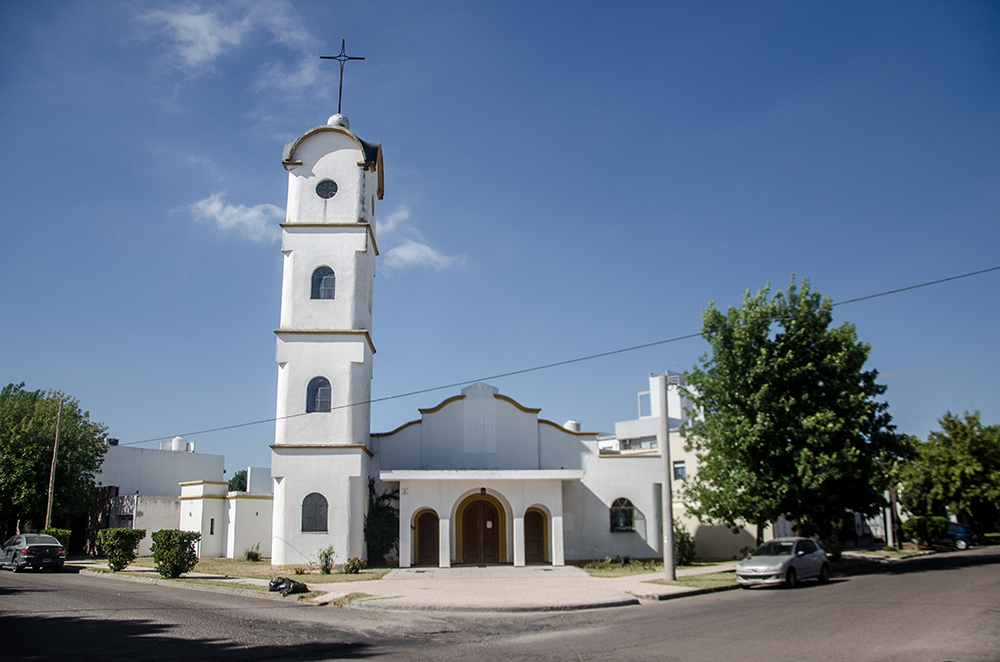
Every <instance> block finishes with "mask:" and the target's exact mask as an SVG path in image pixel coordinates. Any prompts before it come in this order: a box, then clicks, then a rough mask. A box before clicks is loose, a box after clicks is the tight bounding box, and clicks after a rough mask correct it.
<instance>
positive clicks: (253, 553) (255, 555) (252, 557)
mask: <svg viewBox="0 0 1000 662" xmlns="http://www.w3.org/2000/svg"><path fill="white" fill-rule="evenodd" d="M243 558H245V559H246V560H247V561H253V562H254V563H256V562H257V561H260V543H259V542H258V543H254V545H253V547H251V548H250V549H247V550H245V551H244V552H243Z"/></svg>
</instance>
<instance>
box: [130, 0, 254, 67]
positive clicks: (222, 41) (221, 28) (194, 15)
mask: <svg viewBox="0 0 1000 662" xmlns="http://www.w3.org/2000/svg"><path fill="white" fill-rule="evenodd" d="M142 18H143V19H144V20H146V21H148V22H149V23H152V24H153V25H158V26H160V27H162V28H163V29H164V30H166V32H167V33H168V34H169V35H170V37H171V39H172V41H173V44H172V46H173V51H174V52H173V55H174V56H175V57H176V59H177V60H178V64H179V65H180V66H181V67H182V68H187V69H196V68H200V67H202V66H205V65H209V64H211V63H212V62H214V61H215V59H216V58H217V57H218V56H219V55H221V54H222V52H223V50H225V49H227V48H228V47H233V46H239V44H240V43H241V42H242V41H243V37H244V36H245V35H246V33H247V31H249V29H250V27H251V24H250V21H249V20H248V18H249V17H247V18H244V19H243V20H241V21H234V22H231V23H229V24H225V23H223V21H222V19H220V18H219V17H218V16H217V15H216V14H214V13H213V12H208V11H201V10H200V9H199V8H198V7H197V6H196V7H193V8H188V9H177V10H174V11H169V10H157V11H151V12H149V13H148V14H145V15H144V16H143V17H142Z"/></svg>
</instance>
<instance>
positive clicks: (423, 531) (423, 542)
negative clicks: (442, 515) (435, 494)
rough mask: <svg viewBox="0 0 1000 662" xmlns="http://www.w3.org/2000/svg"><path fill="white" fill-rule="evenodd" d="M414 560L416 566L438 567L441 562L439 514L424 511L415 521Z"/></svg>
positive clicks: (418, 514)
mask: <svg viewBox="0 0 1000 662" xmlns="http://www.w3.org/2000/svg"><path fill="white" fill-rule="evenodd" d="M414 528H415V529H416V531H414V536H413V546H414V550H413V552H414V553H413V560H414V565H430V566H437V565H438V563H439V562H440V560H441V556H440V554H439V543H440V540H441V535H440V524H439V520H438V516H437V513H435V512H434V511H433V510H424V511H422V512H420V513H417V516H416V518H415V519H414Z"/></svg>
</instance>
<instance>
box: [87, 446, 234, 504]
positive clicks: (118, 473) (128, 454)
mask: <svg viewBox="0 0 1000 662" xmlns="http://www.w3.org/2000/svg"><path fill="white" fill-rule="evenodd" d="M224 468H225V457H224V456H222V455H208V454H205V453H188V452H186V451H164V450H157V449H152V448H131V447H129V446H108V451H107V453H106V454H105V456H104V463H103V464H102V465H101V472H100V473H99V474H98V475H97V482H98V484H99V485H117V486H118V493H119V494H121V495H125V494H136V493H139V494H148V495H154V496H173V497H178V496H180V494H181V488H180V483H182V482H186V481H195V480H222V475H223V474H222V472H223V469H224Z"/></svg>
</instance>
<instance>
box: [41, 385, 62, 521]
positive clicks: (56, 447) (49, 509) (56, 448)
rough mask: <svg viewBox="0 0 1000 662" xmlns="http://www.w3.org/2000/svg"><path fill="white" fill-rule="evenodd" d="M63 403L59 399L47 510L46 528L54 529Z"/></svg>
mask: <svg viewBox="0 0 1000 662" xmlns="http://www.w3.org/2000/svg"><path fill="white" fill-rule="evenodd" d="M62 408H63V401H62V398H59V412H58V413H57V414H56V442H55V444H53V445H52V470H51V471H49V505H48V507H46V509H45V528H46V529H49V528H52V493H53V492H54V491H55V486H56V459H57V458H58V457H59V425H60V424H61V423H62Z"/></svg>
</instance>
